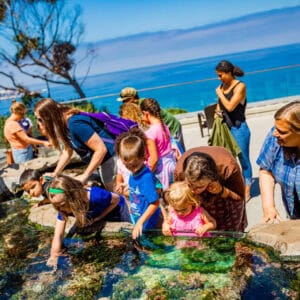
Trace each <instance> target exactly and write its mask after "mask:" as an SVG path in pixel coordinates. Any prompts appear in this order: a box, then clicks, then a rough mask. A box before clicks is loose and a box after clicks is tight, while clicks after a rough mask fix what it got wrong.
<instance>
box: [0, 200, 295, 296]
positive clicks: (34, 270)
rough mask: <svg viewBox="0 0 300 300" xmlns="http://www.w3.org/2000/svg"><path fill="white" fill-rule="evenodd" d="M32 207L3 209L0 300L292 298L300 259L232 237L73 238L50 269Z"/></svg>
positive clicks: (21, 204)
mask: <svg viewBox="0 0 300 300" xmlns="http://www.w3.org/2000/svg"><path fill="white" fill-rule="evenodd" d="M29 207H30V205H29V204H28V203H27V202H26V201H22V200H19V201H13V202H11V204H10V205H8V204H1V205H0V208H1V209H0V211H1V212H2V214H1V216H0V299H1V300H2V299H98V298H101V297H109V298H111V299H201V298H205V299H240V298H241V297H242V298H243V299H258V295H259V297H260V296H262V297H263V298H264V299H296V298H297V287H299V282H300V280H299V279H300V273H299V270H300V261H299V262H298V263H295V262H294V263H292V264H289V263H283V262H281V261H280V260H279V259H278V257H277V256H276V255H275V253H273V252H272V251H270V250H269V249H265V248H262V247H257V246H255V245H252V244H249V243H248V242H247V240H246V239H245V237H244V236H243V235H240V234H234V233H222V234H220V233H216V234H213V235H214V236H215V237H214V238H206V239H200V238H193V239H191V238H188V239H187V238H179V237H178V238H173V237H164V236H161V235H159V233H158V232H156V231H155V232H149V233H148V234H145V235H143V237H142V238H140V239H139V241H135V242H134V241H133V240H132V239H131V238H130V232H124V233H121V234H109V233H106V234H105V235H99V234H98V235H95V234H90V235H89V236H78V235H75V236H74V237H72V238H66V239H65V240H64V245H65V248H66V251H65V254H64V255H63V256H61V257H60V259H59V263H58V268H57V270H53V269H52V268H49V267H47V266H46V262H47V259H48V256H49V251H50V242H51V237H52V234H53V229H49V228H46V227H41V226H37V225H34V224H30V223H28V221H27V215H28V208H29ZM297 272H298V276H299V278H298V281H297ZM298 292H299V288H298Z"/></svg>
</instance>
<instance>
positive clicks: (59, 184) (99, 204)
mask: <svg viewBox="0 0 300 300" xmlns="http://www.w3.org/2000/svg"><path fill="white" fill-rule="evenodd" d="M47 194H48V198H49V200H50V202H51V203H52V204H53V206H54V208H55V209H56V210H57V211H58V216H57V220H56V225H55V230H54V237H53V240H52V245H51V253H50V258H49V259H48V262H47V265H48V266H50V267H56V266H57V261H58V257H59V255H60V254H61V248H62V241H63V235H64V231H65V226H66V222H67V219H68V216H74V217H75V219H76V225H77V226H78V227H86V226H88V225H91V224H94V223H95V222H97V221H100V220H105V221H115V222H117V221H119V222H130V217H129V213H128V209H127V206H126V205H125V200H124V198H123V197H122V196H119V195H118V194H115V193H111V192H109V191H107V190H104V189H102V188H100V187H96V186H92V187H90V188H85V186H84V185H83V184H82V183H81V182H80V181H78V180H76V179H74V178H71V177H69V176H65V175H59V176H57V177H55V178H53V179H52V181H51V182H50V184H49V187H48V190H47Z"/></svg>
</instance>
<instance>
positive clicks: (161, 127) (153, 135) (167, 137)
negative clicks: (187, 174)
mask: <svg viewBox="0 0 300 300" xmlns="http://www.w3.org/2000/svg"><path fill="white" fill-rule="evenodd" d="M141 110H142V113H143V120H144V121H145V123H146V124H148V125H149V129H148V130H146V131H145V134H146V136H147V138H148V139H151V140H153V141H154V142H155V145H156V149H157V154H158V162H157V164H156V166H153V162H152V157H151V155H150V158H149V162H148V164H149V166H150V168H151V169H152V170H154V174H155V176H156V177H157V178H158V180H159V181H160V182H161V184H162V187H163V190H166V189H167V188H168V187H169V184H170V183H171V182H173V173H174V170H175V165H176V158H175V154H174V151H173V150H172V147H171V134H170V131H169V128H168V127H167V126H166V125H165V124H164V123H163V121H162V116H161V112H160V106H159V104H158V102H157V101H156V100H155V99H152V98H146V99H144V101H143V102H142V103H141Z"/></svg>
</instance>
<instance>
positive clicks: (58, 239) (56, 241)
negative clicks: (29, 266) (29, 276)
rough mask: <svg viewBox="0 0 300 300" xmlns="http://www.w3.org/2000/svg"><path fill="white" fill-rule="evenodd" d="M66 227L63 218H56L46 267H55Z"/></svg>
mask: <svg viewBox="0 0 300 300" xmlns="http://www.w3.org/2000/svg"><path fill="white" fill-rule="evenodd" d="M65 227H66V221H65V220H59V219H57V220H56V224H55V230H54V236H53V240H52V244H51V251H50V258H49V259H48V261H47V266H48V267H54V268H55V269H56V268H57V262H58V257H59V256H60V255H61V248H62V241H63V238H64V233H65Z"/></svg>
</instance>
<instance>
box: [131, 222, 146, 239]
mask: <svg viewBox="0 0 300 300" xmlns="http://www.w3.org/2000/svg"><path fill="white" fill-rule="evenodd" d="M143 225H144V224H143V223H142V222H139V221H138V222H137V223H136V224H135V225H134V227H133V230H132V238H133V239H134V240H135V239H137V238H138V237H139V236H141V235H142V234H143Z"/></svg>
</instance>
